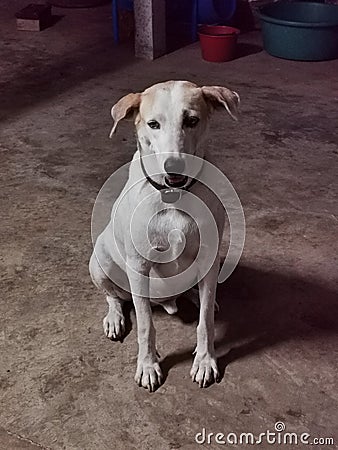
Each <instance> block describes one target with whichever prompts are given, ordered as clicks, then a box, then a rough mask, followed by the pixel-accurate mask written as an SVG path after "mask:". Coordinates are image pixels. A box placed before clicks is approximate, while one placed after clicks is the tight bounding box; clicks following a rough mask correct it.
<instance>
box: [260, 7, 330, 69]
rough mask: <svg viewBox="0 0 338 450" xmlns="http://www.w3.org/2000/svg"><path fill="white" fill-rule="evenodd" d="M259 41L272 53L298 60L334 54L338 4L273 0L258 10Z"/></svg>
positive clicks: (314, 59) (324, 58) (313, 59)
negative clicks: (260, 30)
mask: <svg viewBox="0 0 338 450" xmlns="http://www.w3.org/2000/svg"><path fill="white" fill-rule="evenodd" d="M259 14H260V19H261V23H262V34H263V45H264V48H265V50H266V51H267V52H268V53H269V54H270V55H273V56H277V57H279V58H285V59H295V60H301V61H323V60H328V59H335V58H338V6H337V5H328V4H324V3H315V2H300V1H295V2H277V3H272V4H270V5H267V6H264V7H263V8H261V9H260V11H259Z"/></svg>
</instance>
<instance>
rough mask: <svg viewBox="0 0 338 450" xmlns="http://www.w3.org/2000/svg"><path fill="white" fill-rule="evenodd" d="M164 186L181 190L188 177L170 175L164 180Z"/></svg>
mask: <svg viewBox="0 0 338 450" xmlns="http://www.w3.org/2000/svg"><path fill="white" fill-rule="evenodd" d="M164 181H165V184H166V185H167V186H169V187H175V188H182V187H183V186H185V185H186V184H187V182H188V177H187V176H185V175H178V174H170V175H167V176H166V177H165V178H164Z"/></svg>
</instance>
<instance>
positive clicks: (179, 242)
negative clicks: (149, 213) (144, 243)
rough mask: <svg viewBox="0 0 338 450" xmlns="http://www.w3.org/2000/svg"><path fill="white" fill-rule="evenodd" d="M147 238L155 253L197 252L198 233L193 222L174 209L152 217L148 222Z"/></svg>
mask: <svg viewBox="0 0 338 450" xmlns="http://www.w3.org/2000/svg"><path fill="white" fill-rule="evenodd" d="M148 237H149V241H150V244H151V247H152V248H153V249H155V250H157V251H167V250H168V249H169V248H171V250H172V251H173V252H174V253H175V250H177V251H178V252H179V253H181V250H182V248H184V250H185V253H187V252H188V253H195V250H196V249H197V250H198V243H199V232H198V229H197V226H196V223H195V221H194V220H192V219H191V218H190V217H189V216H188V215H187V214H185V213H183V212H181V211H178V210H177V209H175V208H169V209H166V210H164V211H161V212H160V213H158V214H156V215H154V216H153V217H152V219H151V220H150V222H149V226H148Z"/></svg>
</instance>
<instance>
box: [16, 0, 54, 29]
mask: <svg viewBox="0 0 338 450" xmlns="http://www.w3.org/2000/svg"><path fill="white" fill-rule="evenodd" d="M15 17H16V27H17V29H18V30H23V31H41V30H43V29H44V28H46V27H48V26H49V25H50V24H51V22H52V8H51V6H50V5H42V4H36V3H31V4H29V5H28V6H26V7H25V8H23V9H21V10H20V11H18V12H17V13H16V14H15Z"/></svg>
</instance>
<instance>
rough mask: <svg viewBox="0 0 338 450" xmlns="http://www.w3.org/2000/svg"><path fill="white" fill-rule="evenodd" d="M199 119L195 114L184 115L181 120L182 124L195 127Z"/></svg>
mask: <svg viewBox="0 0 338 450" xmlns="http://www.w3.org/2000/svg"><path fill="white" fill-rule="evenodd" d="M199 121H200V119H199V118H198V117H196V116H189V117H185V118H184V120H183V126H185V127H188V128H195V127H196V125H197V124H198V122H199Z"/></svg>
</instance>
